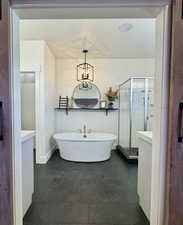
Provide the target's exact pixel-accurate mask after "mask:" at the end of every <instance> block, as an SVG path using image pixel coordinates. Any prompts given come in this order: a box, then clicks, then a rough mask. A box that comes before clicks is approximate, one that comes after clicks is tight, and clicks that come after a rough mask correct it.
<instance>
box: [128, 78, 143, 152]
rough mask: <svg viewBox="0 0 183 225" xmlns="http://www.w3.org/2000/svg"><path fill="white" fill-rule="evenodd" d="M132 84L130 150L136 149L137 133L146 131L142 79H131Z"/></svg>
mask: <svg viewBox="0 0 183 225" xmlns="http://www.w3.org/2000/svg"><path fill="white" fill-rule="evenodd" d="M131 82H132V102H131V105H132V106H131V146H130V147H131V148H132V149H135V148H137V146H138V144H137V141H138V139H137V131H144V130H146V121H145V119H146V118H145V117H147V116H146V113H147V112H146V111H145V110H146V109H145V108H146V104H147V102H146V98H145V94H146V90H145V79H144V78H142V79H141V78H137V79H136V78H133V79H132V80H131Z"/></svg>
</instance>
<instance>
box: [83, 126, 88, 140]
mask: <svg viewBox="0 0 183 225" xmlns="http://www.w3.org/2000/svg"><path fill="white" fill-rule="evenodd" d="M86 133H87V131H86V125H84V126H83V137H84V138H87V135H86Z"/></svg>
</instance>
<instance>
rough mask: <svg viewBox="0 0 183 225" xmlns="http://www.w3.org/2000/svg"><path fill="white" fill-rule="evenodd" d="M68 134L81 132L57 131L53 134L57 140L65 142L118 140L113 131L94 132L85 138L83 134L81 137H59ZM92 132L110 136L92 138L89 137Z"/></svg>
mask: <svg viewBox="0 0 183 225" xmlns="http://www.w3.org/2000/svg"><path fill="white" fill-rule="evenodd" d="M64 134H66V135H68V134H72V135H73V134H77V135H79V134H80V133H76V132H63V133H62V132H61V133H56V134H54V135H53V138H54V139H55V140H56V141H64V142H113V141H115V140H117V135H115V134H112V133H106V132H103V133H102V132H93V133H91V134H87V137H86V138H84V137H83V136H82V134H80V135H81V137H78V138H75V139H74V138H71V137H59V135H64ZM92 134H98V135H102V134H103V135H107V136H108V137H101V138H100V137H97V138H96V137H95V138H91V137H88V136H90V135H92Z"/></svg>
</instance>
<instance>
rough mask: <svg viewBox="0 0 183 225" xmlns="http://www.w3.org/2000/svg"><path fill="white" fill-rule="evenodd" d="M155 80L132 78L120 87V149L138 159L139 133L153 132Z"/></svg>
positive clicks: (127, 155)
mask: <svg viewBox="0 0 183 225" xmlns="http://www.w3.org/2000/svg"><path fill="white" fill-rule="evenodd" d="M152 110H153V78H144V77H142V78H130V79H129V80H127V81H125V82H124V83H123V84H121V85H120V86H119V132H118V134H119V137H118V149H119V150H120V151H121V153H123V155H124V156H125V157H126V158H127V159H138V147H137V146H138V145H137V131H150V130H152V117H153V111H152Z"/></svg>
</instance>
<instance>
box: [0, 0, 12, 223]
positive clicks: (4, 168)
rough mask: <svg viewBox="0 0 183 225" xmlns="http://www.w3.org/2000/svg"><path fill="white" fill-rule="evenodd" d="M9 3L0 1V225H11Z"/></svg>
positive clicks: (5, 0)
mask: <svg viewBox="0 0 183 225" xmlns="http://www.w3.org/2000/svg"><path fill="white" fill-rule="evenodd" d="M9 27H10V26H9V2H8V0H0V225H12V218H13V217H12V199H13V196H12V183H13V178H12V163H11V162H12V160H11V159H12V153H11V149H12V148H11V146H12V143H11V142H12V135H11V118H12V117H11V100H10V99H11V92H10V91H11V83H10V82H11V81H10V48H9V45H10V43H9V40H10V38H9Z"/></svg>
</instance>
